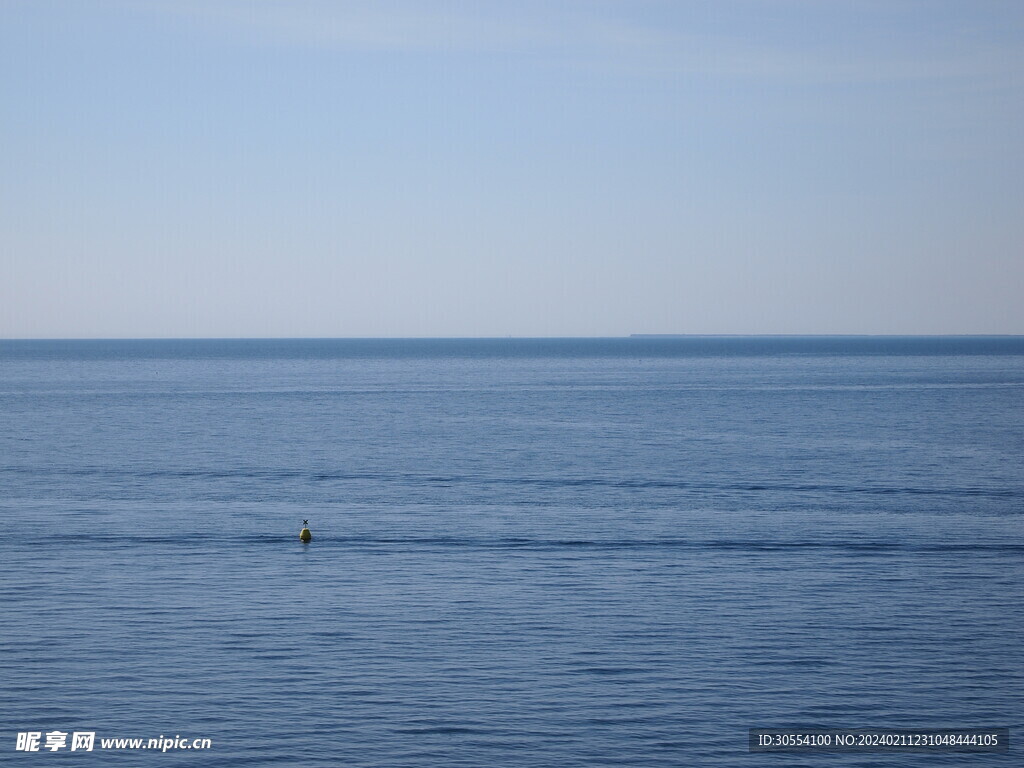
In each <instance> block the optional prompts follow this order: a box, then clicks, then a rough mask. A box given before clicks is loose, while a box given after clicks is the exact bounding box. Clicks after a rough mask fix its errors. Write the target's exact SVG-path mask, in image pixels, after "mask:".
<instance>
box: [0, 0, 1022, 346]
mask: <svg viewBox="0 0 1024 768" xmlns="http://www.w3.org/2000/svg"><path fill="white" fill-rule="evenodd" d="M632 333H694V334H715V333H723V334H748V333H749V334H757V333H764V334H790V333H792V334H831V333H851V334H861V333H863V334H946V333H965V334H971V333H978V334H989V333H1008V334H1021V333H1024V3H1021V2H1019V0H1006V2H995V1H991V0H960V1H958V2H949V1H947V0H921V1H920V2H914V1H912V0H884V1H879V2H876V1H875V0H818V1H812V0H711V1H708V2H691V1H689V0H537V1H534V0H498V1H492V0H473V1H468V0H467V1H464V2H459V1H457V0H448V1H447V2H440V1H439V0H377V1H375V2H371V1H369V0H351V1H346V0H334V1H333V2H328V1H327V0H133V1H132V0H0V338H159V337H220V338H229V337H423V336H426V337H480V336H483V337H487V336H527V337H533V336H622V335H628V334H632Z"/></svg>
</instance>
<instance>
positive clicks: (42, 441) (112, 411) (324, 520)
mask: <svg viewBox="0 0 1024 768" xmlns="http://www.w3.org/2000/svg"><path fill="white" fill-rule="evenodd" d="M1022 456H1024V340H1022V339H1020V338H1002V339H999V338H994V339H991V338H990V339H977V338H973V339H972V338H950V339H863V338H845V339H844V338H838V339H836V338H832V339H821V338H808V339H792V338H780V339H771V338H761V339H742V338H735V339H722V338H717V339H692V338H689V339H618V340H543V341H542V340H537V341H524V340H490V341H488V340H473V341H457V340H450V341H426V340H423V341H399V340H395V341H357V340H351V341H263V342H261V341H244V342H241V341H148V342H143V341H140V342H0V490H2V494H0V525H2V526H3V536H2V538H0V605H2V622H0V646H2V649H3V653H2V657H0V679H2V681H3V685H2V686H0V739H2V742H0V756H2V759H0V762H3V763H5V764H7V763H10V764H17V765H26V766H27V765H35V766H42V765H50V764H53V765H56V764H60V765H64V766H72V765H81V766H92V765H124V766H135V765H146V766H148V765H161V766H186V765H187V766H234V765H237V766H270V765H274V766H277V765H296V766H354V767H361V766H410V767H412V768H421V767H423V768H425V767H427V766H501V767H503V766H509V767H512V766H524V767H526V766H530V767H533V766H538V767H539V766H560V767H561V766H564V767H572V766H601V765H609V766H611V765H615V766H690V765H720V766H762V765H770V766H816V765H826V764H827V765H835V766H868V765H870V766H905V765H910V766H926V765H927V766H933V765H939V766H947V765H948V766H953V765H975V766H988V765H1000V766H1003V765H1006V766H1009V765H1015V764H1020V763H1019V762H1018V761H1019V760H1020V754H1021V752H1020V747H1019V738H1020V736H1021V734H1024V731H1022V730H1021V728H1022V727H1024V643H1022V641H1021V638H1022V637H1024V602H1022V597H1024V565H1022V558H1024V473H1022ZM304 518H308V519H309V520H310V524H311V528H312V530H313V535H314V540H313V542H312V544H310V545H308V546H306V545H302V544H301V543H300V542H299V541H298V531H299V528H300V527H301V522H302V520H303V519H304ZM762 726H777V727H802V728H812V727H846V728H856V727H889V728H897V727H904V728H922V727H949V726H1009V727H1010V728H1011V735H1012V738H1013V739H1017V740H1018V743H1016V744H1015V745H1014V747H1013V748H1012V751H1011V753H1010V754H1009V755H967V756H964V755H960V756H956V755H952V756H951V755H907V754H898V755H892V754H870V755H843V754H827V755H814V756H791V755H764V754H754V755H751V754H749V753H748V752H747V729H748V728H751V727H762ZM29 730H33V731H42V732H46V731H51V730H61V731H66V732H72V731H76V730H78V731H95V732H96V734H97V739H99V738H100V737H144V738H150V737H157V736H159V735H169V736H172V737H173V736H174V735H178V734H180V735H181V736H184V737H187V738H189V739H191V738H209V739H211V740H212V744H213V746H212V749H211V750H209V751H206V752H188V751H177V752H173V751H172V752H168V753H166V754H159V753H154V752H145V751H127V750H126V751H121V752H113V751H100V750H98V749H97V750H96V751H94V752H93V753H82V752H81V751H77V752H75V753H70V752H69V751H68V750H66V749H65V750H64V751H61V752H58V753H56V754H51V753H49V752H46V753H42V754H28V753H19V752H16V751H15V749H14V747H15V736H16V733H17V732H19V731H29Z"/></svg>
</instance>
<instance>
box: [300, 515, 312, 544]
mask: <svg viewBox="0 0 1024 768" xmlns="http://www.w3.org/2000/svg"><path fill="white" fill-rule="evenodd" d="M312 540H313V534H312V533H310V532H309V520H303V521H302V530H301V531H299V541H301V542H303V543H304V544H309V542H311V541H312Z"/></svg>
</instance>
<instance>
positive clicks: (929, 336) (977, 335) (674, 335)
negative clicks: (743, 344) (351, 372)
mask: <svg viewBox="0 0 1024 768" xmlns="http://www.w3.org/2000/svg"><path fill="white" fill-rule="evenodd" d="M724 338H733V339H756V338H771V339H780V338H792V339H806V338H819V339H829V338H833V339H885V338H891V339H941V338H977V339H992V338H1024V333H631V334H626V335H622V336H63V337H61V336H19V337H0V342H7V341H501V340H505V341H559V340H580V341H583V340H595V341H598V340H609V339H724Z"/></svg>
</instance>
